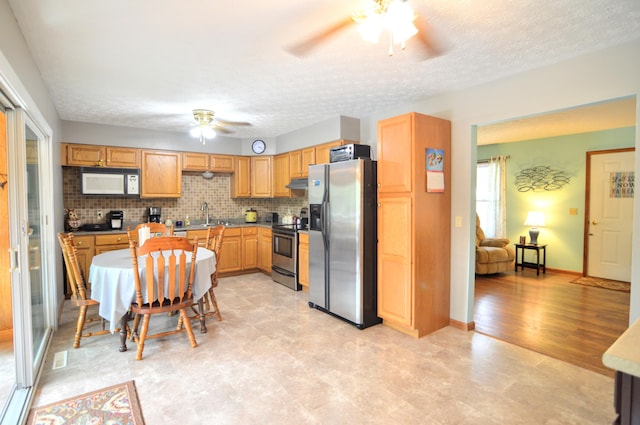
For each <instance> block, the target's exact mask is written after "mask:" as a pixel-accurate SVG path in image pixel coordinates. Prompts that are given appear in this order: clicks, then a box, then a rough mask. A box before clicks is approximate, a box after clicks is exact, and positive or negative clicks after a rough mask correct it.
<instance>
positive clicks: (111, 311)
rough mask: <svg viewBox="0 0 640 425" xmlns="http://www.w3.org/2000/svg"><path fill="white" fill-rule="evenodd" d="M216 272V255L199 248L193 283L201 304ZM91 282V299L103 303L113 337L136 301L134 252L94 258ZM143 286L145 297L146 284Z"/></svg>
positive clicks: (100, 312)
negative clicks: (132, 253) (132, 255)
mask: <svg viewBox="0 0 640 425" xmlns="http://www.w3.org/2000/svg"><path fill="white" fill-rule="evenodd" d="M187 263H191V255H190V254H188V255H187ZM138 267H139V268H142V267H144V262H143V261H142V262H141V264H140V263H139V264H138ZM215 270H216V258H215V255H214V254H213V251H210V250H208V249H206V248H201V247H199V248H198V252H197V255H196V273H195V278H194V282H193V299H194V300H199V299H200V298H201V297H202V296H203V295H204V294H205V293H206V292H207V290H208V289H209V287H210V286H211V275H212V274H213V272H215ZM89 282H90V284H91V298H92V299H94V300H96V301H98V302H100V306H99V310H98V311H99V314H100V316H102V317H104V318H105V319H107V320H108V321H109V329H110V330H111V332H112V333H113V332H115V329H116V327H118V326H120V319H121V318H122V316H124V314H125V313H126V312H127V311H128V310H129V306H130V305H131V303H132V302H134V301H135V299H136V284H135V281H134V274H133V263H132V262H131V251H130V249H129V248H127V249H119V250H116V251H108V252H104V253H102V254H98V255H96V256H94V257H93V260H92V262H91V268H90V269H89ZM141 283H142V286H143V287H142V290H143V293H144V286H145V285H144V281H142V282H141ZM145 301H148V300H145Z"/></svg>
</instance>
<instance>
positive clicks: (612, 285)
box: [570, 276, 631, 292]
mask: <svg viewBox="0 0 640 425" xmlns="http://www.w3.org/2000/svg"><path fill="white" fill-rule="evenodd" d="M570 283H578V284H580V285H587V286H597V287H599V288H605V289H612V290H614V291H621V292H630V291H631V284H630V283H629V282H620V281H619V280H609V279H603V278H600V277H591V276H581V277H579V278H577V279H574V280H572V281H571V282H570Z"/></svg>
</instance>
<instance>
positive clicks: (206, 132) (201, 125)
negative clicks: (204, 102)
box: [189, 109, 216, 145]
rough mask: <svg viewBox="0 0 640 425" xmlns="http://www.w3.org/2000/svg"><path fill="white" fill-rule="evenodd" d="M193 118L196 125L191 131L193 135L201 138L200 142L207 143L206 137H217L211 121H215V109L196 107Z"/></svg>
mask: <svg viewBox="0 0 640 425" xmlns="http://www.w3.org/2000/svg"><path fill="white" fill-rule="evenodd" d="M193 118H194V119H195V120H196V126H195V127H194V128H192V129H191V131H190V132H189V133H190V134H191V136H192V137H195V138H197V139H199V140H200V143H202V144H203V145H204V144H205V140H206V139H213V138H214V137H216V132H215V131H214V130H213V128H212V127H211V121H213V111H209V110H207V109H194V110H193Z"/></svg>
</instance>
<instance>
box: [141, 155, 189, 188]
mask: <svg viewBox="0 0 640 425" xmlns="http://www.w3.org/2000/svg"><path fill="white" fill-rule="evenodd" d="M141 173H142V175H141V176H140V177H141V179H142V182H141V190H140V197H141V198H179V197H180V196H182V161H181V155H180V153H179V152H170V151H145V150H143V151H142V167H141Z"/></svg>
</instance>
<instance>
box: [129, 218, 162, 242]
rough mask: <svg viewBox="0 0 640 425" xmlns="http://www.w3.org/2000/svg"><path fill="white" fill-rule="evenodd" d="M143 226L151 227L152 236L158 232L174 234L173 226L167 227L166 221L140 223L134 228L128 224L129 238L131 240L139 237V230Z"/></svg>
mask: <svg viewBox="0 0 640 425" xmlns="http://www.w3.org/2000/svg"><path fill="white" fill-rule="evenodd" d="M143 227H148V228H149V233H150V234H151V237H153V236H155V235H157V234H158V233H161V234H162V235H163V236H172V235H173V226H168V227H167V226H166V225H165V224H164V223H140V224H138V225H137V226H136V227H135V228H134V229H133V230H131V227H129V226H127V238H129V242H131V241H132V240H137V239H138V230H140V229H141V228H143Z"/></svg>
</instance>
